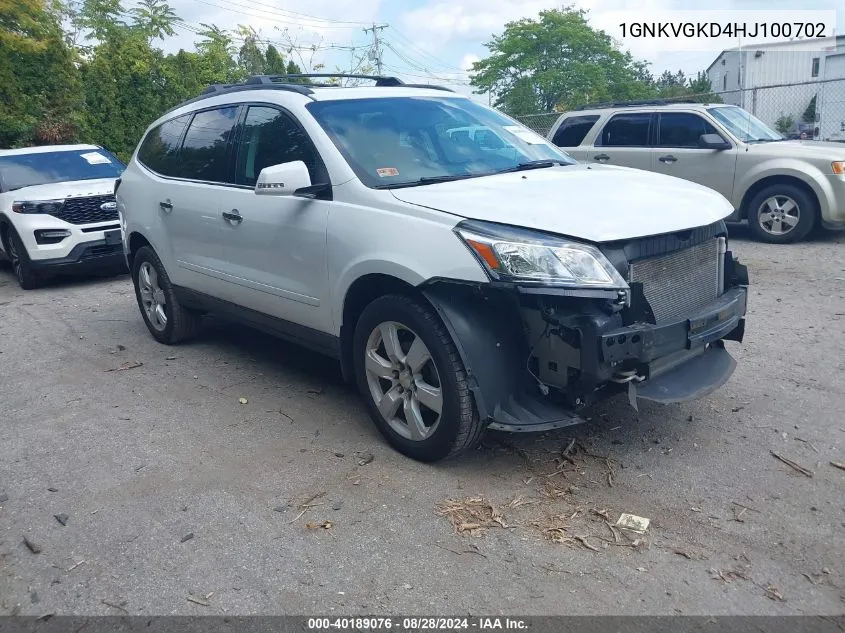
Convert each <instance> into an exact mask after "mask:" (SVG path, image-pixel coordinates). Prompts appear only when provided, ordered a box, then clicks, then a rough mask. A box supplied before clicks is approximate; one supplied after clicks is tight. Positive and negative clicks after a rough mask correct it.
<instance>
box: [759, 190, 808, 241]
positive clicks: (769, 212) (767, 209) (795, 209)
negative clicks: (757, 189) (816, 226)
mask: <svg viewBox="0 0 845 633" xmlns="http://www.w3.org/2000/svg"><path fill="white" fill-rule="evenodd" d="M800 217H801V209H800V207H799V206H798V203H797V202H795V200H793V199H792V198H790V197H789V196H784V195H774V196H771V197H769V198H766V199H765V200H764V201H763V204H761V205H760V208H759V209H757V222H758V223H759V224H760V227H761V228H762V229H763V230H764V231H765V232H766V233H768V234H770V235H777V236H782V235H786V234H787V233H789V232H791V231H792V230H793V229H795V227H796V226H798V221H799V219H800Z"/></svg>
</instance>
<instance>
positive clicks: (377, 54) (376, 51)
mask: <svg viewBox="0 0 845 633" xmlns="http://www.w3.org/2000/svg"><path fill="white" fill-rule="evenodd" d="M388 26H390V25H389V24H376V23H375V22H373V25H372V26H368V27H367V28H365V29H364V33H372V34H373V44H372V46H370V54H369V57H370V59H371V60H372V61H373V62H375V65H376V71H377V72H378V74H379V75H381V68H382V62H381V54H382V51H381V42H379V40H378V33H379V31H383V30H384V29H386V28H387V27H388Z"/></svg>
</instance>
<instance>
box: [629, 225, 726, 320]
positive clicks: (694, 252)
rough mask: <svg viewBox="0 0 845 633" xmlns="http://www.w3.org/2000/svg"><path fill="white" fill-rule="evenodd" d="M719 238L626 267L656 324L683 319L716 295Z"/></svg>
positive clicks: (717, 290) (717, 293)
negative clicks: (649, 307)
mask: <svg viewBox="0 0 845 633" xmlns="http://www.w3.org/2000/svg"><path fill="white" fill-rule="evenodd" d="M720 270H721V266H720V265H719V238H714V239H711V240H707V241H706V242H703V243H701V244H698V245H696V246H691V247H690V248H685V249H682V250H679V251H675V252H673V253H668V254H666V255H659V256H657V257H649V258H647V259H641V260H638V261H634V262H631V263H630V264H629V265H628V281H629V282H639V283H642V285H643V293H644V294H645V297H646V299H648V303H649V305H650V306H651V309H652V310H653V311H654V317H655V319H656V320H657V321H658V323H659V322H661V321H670V320H672V319H677V318H680V317H685V316H688V315H690V314H691V313H693V312H695V311H696V310H697V309H699V308H702V307H704V306H705V305H707V304H708V303H710V302H711V301H713V300H714V299H716V297H718V296H719V285H720V284H719V274H720V273H719V271H720Z"/></svg>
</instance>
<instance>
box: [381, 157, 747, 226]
mask: <svg viewBox="0 0 845 633" xmlns="http://www.w3.org/2000/svg"><path fill="white" fill-rule="evenodd" d="M391 191H392V193H393V195H394V196H395V197H396V198H398V199H399V200H402V201H403V202H409V203H411V204H416V205H419V206H423V207H428V208H430V209H436V210H438V211H445V212H446V213H451V214H454V215H458V216H461V217H464V218H470V219H473V220H486V221H489V222H498V223H501V224H510V225H513V226H519V227H525V228H530V229H538V230H542V231H547V232H551V233H557V234H559V235H566V236H570V237H574V238H580V239H582V240H588V241H591V242H611V241H615V240H623V239H631V238H636V237H646V236H649V235H659V234H661V233H672V232H674V231H682V230H685V229H691V228H695V227H699V226H705V225H708V224H712V223H713V222H716V221H718V220H721V219H723V218H725V217H727V216H728V215H730V214H731V213H732V212H733V207H732V206H731V204H730V203H729V202H728V201H727V200H726V199H725V198H724V197H723V196H722V195H721V194H718V193H716V192H715V191H713V190H712V189H708V188H706V187H702V186H701V185H697V184H695V183H691V182H689V181H687V180H681V179H680V178H673V177H671V176H664V175H662V174H656V173H652V172H647V171H641V170H638V169H628V168H626V167H610V166H604V165H570V166H566V167H549V168H546V169H535V170H531V171H523V172H514V173H508V174H498V175H496V176H485V177H481V178H470V179H467V180H457V181H453V182H445V183H439V184H431V185H423V186H419V187H405V188H399V189H392V190H391Z"/></svg>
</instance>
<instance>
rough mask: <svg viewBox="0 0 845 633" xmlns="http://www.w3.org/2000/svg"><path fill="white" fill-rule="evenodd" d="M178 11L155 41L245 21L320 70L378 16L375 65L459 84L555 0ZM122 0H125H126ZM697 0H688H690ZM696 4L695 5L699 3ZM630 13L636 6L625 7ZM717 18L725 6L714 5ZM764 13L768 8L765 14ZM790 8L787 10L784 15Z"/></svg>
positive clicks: (733, 4)
mask: <svg viewBox="0 0 845 633" xmlns="http://www.w3.org/2000/svg"><path fill="white" fill-rule="evenodd" d="M169 1H170V4H171V6H173V7H174V8H175V10H176V12H177V13H178V14H179V16H180V17H182V18H183V19H184V20H185V25H184V26H183V27H182V28H180V30H179V35H178V37H176V38H172V39H171V40H169V41H168V42H166V43H165V45H164V48H165V49H166V50H174V49H178V48H180V47H184V48H192V42H193V41H194V39H195V35H194V33H193V32H192V30H195V29H196V28H197V25H199V24H200V23H211V24H216V25H218V26H220V27H222V28H227V29H234V28H236V27H237V26H238V25H243V24H246V25H250V26H251V27H253V28H254V29H256V30H257V31H258V32H259V33H260V35H261V37H262V39H266V40H269V41H277V42H289V43H290V42H293V43H295V44H297V45H298V46H299V47H300V48H305V47H307V46H308V45H313V44H316V45H317V46H318V48H319V50H318V51H317V52H316V53H314V54H313V58H312V56H311V53H309V52H308V51H306V50H301V51H300V54H301V55H302V59H301V60H300V59H297V55H296V54H294V55H293V57H294V59H296V61H300V62H305V63H306V65H307V63H308V62H313V63H316V62H322V63H325V64H326V68H327V69H328V70H335V68H336V67H341V68H348V67H349V65H350V58H351V56H353V55H359V54H364V53H366V51H367V47H368V46H369V44H370V43H371V39H372V35H371V34H369V33H365V32H364V31H363V28H364V27H365V26H367V25H368V24H372V23H376V24H387V25H389V26H388V27H387V28H385V29H383V30H381V31H380V32H379V35H380V37H381V39H382V42H383V45H384V46H383V50H384V55H383V61H384V69H385V74H395V75H398V76H400V77H402V78H404V79H405V80H407V81H430V82H440V83H449V84H450V85H452V86H453V87H455V88H456V89H458V90H459V91H461V92H467V93H468V92H470V90H471V89H470V88H469V87H468V86H466V85H465V84H466V70H467V69H468V68H469V66H470V65H471V64H472V62H473V61H476V60H478V59H479V58H480V57H483V56H484V55H485V52H486V49H485V48H484V42H486V41H488V39H489V37H490V35H491V34H493V33H500V32H501V31H502V28H503V26H504V24H505V23H506V22H509V21H511V20H516V19H519V18H522V17H536V15H537V13H538V12H539V11H541V10H542V9H546V8H554V7H560V6H562V3H561V2H555V1H553V0H354V1H353V2H338V1H337V0H169ZM572 3H573V4H575V5H576V6H579V7H581V8H584V9H588V10H589V11H590V16H591V17H590V20H591V23H592V24H593V25H594V26H596V27H598V28H603V29H606V30H608V31H609V30H610V29H611V28H613V27H615V25H616V24H618V22H619V12H620V11H632V12H642V11H644V10H649V11H651V12H652V13H650V14H649V15H650V16H654V15H659V13H653V12H659V11H662V10H678V9H686V8H693V6H695V5H693V4H692V3H690V2H683V1H682V0H572ZM127 4H130V3H129V2H127ZM696 4H698V3H696ZM837 4H838V0H815V1H814V2H813V3H812V5H811V7H807V6H803V7H802V5H805V2H804V0H791V1H789V0H767V1H757V0H712V1H711V2H708V3H707V7H708V8H709V9H726V10H727V9H742V10H752V9H761V10H763V9H765V10H769V11H771V10H775V9H779V10H787V9H792V10H806V9H808V8H812V9H816V10H832V9H834V8H835V6H836V5H837ZM699 6H700V5H699ZM633 15H637V13H634V14H633ZM724 15H725V16H726V17H727V16H729V15H730V14H729V13H725V14H724ZM769 16H771V14H769ZM793 17H794V15H793ZM837 29H838V31H839V32H841V33H845V11H843V12H840V14H839V15H838V24H837ZM628 48H630V50H631V52H632V53H633V54H634V55H635V56H637V57H638V58H641V59H645V60H647V61H649V62H650V63H651V65H652V66H651V69H652V72H654V73H655V74H659V73H661V72H662V71H663V70H666V69H670V70H678V69H680V70H683V71H684V72H686V73H688V74H695V73H696V72H697V71H698V70H703V69H705V68H706V67H707V66H708V65H709V64H710V62H712V61H713V59H715V56H716V54H717V53H718V52H719V49H716V50H712V51H708V50H699V51H683V52H682V51H666V50H660V48H658V46H657V45H655V44H648V43H642V42H639V43H634V44H633V45H630V46H628Z"/></svg>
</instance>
